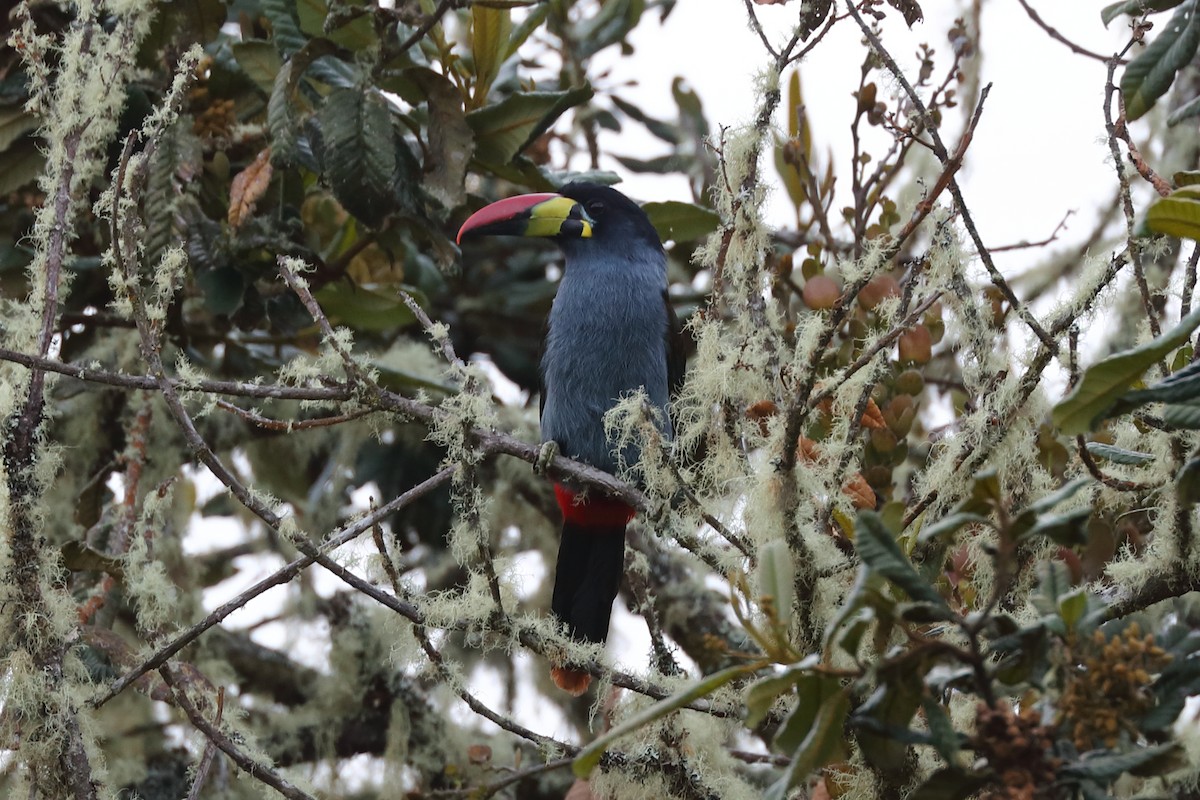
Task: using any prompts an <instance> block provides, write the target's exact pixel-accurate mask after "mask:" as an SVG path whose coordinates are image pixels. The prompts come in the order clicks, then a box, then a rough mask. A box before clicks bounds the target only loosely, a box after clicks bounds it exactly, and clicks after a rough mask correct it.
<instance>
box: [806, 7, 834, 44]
mask: <svg viewBox="0 0 1200 800" xmlns="http://www.w3.org/2000/svg"><path fill="white" fill-rule="evenodd" d="M832 7H833V0H813V2H810V3H805V4H804V5H803V6H801V8H800V38H801V39H803V40H804V41H808V37H809V36H811V35H812V32H813V31H815V30H816V29H817V28H819V27H821V24H822V23H824V22H825V18H826V17H828V16H829V9H830V8H832Z"/></svg>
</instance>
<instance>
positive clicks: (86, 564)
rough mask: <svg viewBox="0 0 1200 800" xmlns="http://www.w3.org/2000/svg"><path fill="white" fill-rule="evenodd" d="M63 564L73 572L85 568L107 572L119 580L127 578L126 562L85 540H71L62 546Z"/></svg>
mask: <svg viewBox="0 0 1200 800" xmlns="http://www.w3.org/2000/svg"><path fill="white" fill-rule="evenodd" d="M61 552H62V559H63V566H65V567H66V568H67V569H69V570H71V571H72V572H81V571H84V570H88V571H93V572H106V573H108V574H109V575H111V576H113V577H114V578H116V579H117V580H118V581H124V580H125V573H124V570H125V562H124V561H122V560H121V559H119V558H113V557H112V556H110V555H108V554H107V553H102V552H100V551H99V550H96V549H94V548H92V547H89V546H88V545H87V544H85V543H83V542H77V541H71V542H67V543H66V544H64V545H63V546H62V551H61Z"/></svg>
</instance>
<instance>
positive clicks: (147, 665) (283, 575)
mask: <svg viewBox="0 0 1200 800" xmlns="http://www.w3.org/2000/svg"><path fill="white" fill-rule="evenodd" d="M453 474H454V467H452V466H450V467H445V468H444V469H442V470H441V471H440V472H438V473H436V474H434V475H433V476H431V477H429V478H426V479H425V480H424V481H422V482H421V483H418V484H417V485H416V486H414V487H413V488H411V489H409V490H408V491H407V492H405V493H404V494H402V495H400V496H399V497H396V498H395V499H393V500H392V501H390V502H388V503H386V504H384V505H382V506H380V507H379V508H378V509H376V510H375V511H373V512H372V513H370V514H367V515H366V516H364V517H360V518H359V519H357V520H355V521H354V522H352V523H348V524H347V525H345V526H344V527H343V528H342V530H341V532H339V533H336V534H333V535H331V536H330V537H329V538H327V539H326V540H325V541H324V542H323V543H322V544H321V546H320V552H321V553H331V552H333V551H334V550H336V549H337V548H339V547H341V546H342V545H344V544H346V543H347V542H349V541H351V540H353V539H355V538H357V537H358V536H359V535H361V534H362V533H363V532H365V531H367V530H368V529H370V528H372V527H373V526H374V525H377V524H378V523H379V522H380V521H382V520H383V519H386V518H387V517H388V516H390V515H391V514H394V513H395V512H397V511H399V510H400V509H402V508H404V507H405V506H408V505H409V504H411V503H413V502H415V501H416V500H418V499H419V498H421V497H424V496H425V495H426V494H428V493H430V492H432V491H433V490H434V489H436V488H438V487H439V486H441V485H442V484H444V483H446V482H447V481H449V480H450V478H451V477H452V476H453ZM315 560H316V559H315V558H314V557H313V556H312V555H310V554H307V553H306V554H305V555H302V556H300V557H299V558H297V559H295V560H294V561H292V562H291V563H289V564H287V565H286V566H284V567H282V568H280V569H278V570H276V571H275V572H274V573H272V574H271V575H268V576H267V577H266V578H263V579H262V580H261V581H259V582H258V583H256V584H254V585H253V586H251V587H249V588H248V589H246V590H245V591H243V592H241V593H239V594H238V595H237V596H236V597H234V598H233V599H231V600H229V601H228V602H226V603H223V604H222V605H220V606H218V607H217V608H215V609H213V610H212V612H211V613H209V614H208V616H206V617H205V618H204V619H202V620H200V621H199V622H197V623H196V624H194V625H192V626H191V627H189V628H187V629H186V630H184V631H182V632H181V633H179V634H177V635H175V636H174V637H172V638H171V639H170V640H169V641H167V642H165V643H164V644H162V645H160V646H159V647H158V648H157V649H156V650H155V651H154V652H153V653H152V654H151V655H150V656H149V657H147V658H146V659H145V660H143V661H142V662H141V663H140V664H138V665H137V666H136V667H134V668H133V669H131V670H130V671H129V672H127V673H125V674H124V675H122V676H121V677H120V678H118V679H117V680H116V681H115V682H113V683H112V685H110V686H109V688H108V689H107V690H106V691H105V692H104V694H102V695H100V696H98V697H97V698H96V699H94V700H92V701H91V703H90V704H89V705H91V707H92V708H99V707H100V706H102V705H104V704H105V703H107V702H108V701H109V700H111V699H112V698H114V697H116V696H117V695H118V694H120V693H121V692H122V691H124V690H125V689H126V688H128V687H129V685H130V684H132V683H133V682H134V681H136V680H137V679H138V678H140V677H141V676H142V675H145V674H146V673H147V672H150V671H151V670H155V669H158V668H159V667H160V666H162V665H163V664H165V663H167V660H168V659H170V658H171V657H172V656H174V655H175V654H176V653H178V652H179V651H180V650H182V649H183V648H185V647H187V646H188V645H189V644H191V643H192V642H194V641H196V640H197V639H198V638H200V635H201V634H203V633H204V632H205V631H207V630H208V629H209V628H211V627H213V626H214V625H216V624H218V623H219V622H221V621H222V620H224V619H225V618H226V617H228V616H229V615H230V614H232V613H233V612H235V611H238V610H239V609H242V608H244V607H245V605H246V604H247V603H248V602H250V601H251V600H253V599H254V598H255V597H258V596H259V595H260V594H262V593H263V592H265V591H267V590H268V589H271V588H274V587H276V586H281V585H283V584H285V583H287V582H288V581H290V580H291V579H292V578H294V577H296V576H297V575H299V574H300V573H301V572H302V571H303V570H304V569H305V568H307V567H308V566H309V565H311V564H312V563H313V562H314V561H315ZM411 613H412V616H414V617H416V618H418V619H421V618H422V617H420V615H419V613H418V612H417V610H416V608H415V607H413V608H412V612H411Z"/></svg>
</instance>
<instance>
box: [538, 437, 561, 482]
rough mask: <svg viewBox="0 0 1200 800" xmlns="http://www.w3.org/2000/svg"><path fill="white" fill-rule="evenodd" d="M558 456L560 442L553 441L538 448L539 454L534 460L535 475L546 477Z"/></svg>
mask: <svg viewBox="0 0 1200 800" xmlns="http://www.w3.org/2000/svg"><path fill="white" fill-rule="evenodd" d="M557 456H558V442H556V441H554V440H553V439H552V440H550V441H548V442H542V446H541V447H540V448H538V453H537V455H536V456H535V457H534V459H533V472H534V474H535V475H545V474H546V473H548V472H549V471H550V465H551V464H552V463H553V462H554V459H555V458H556V457H557Z"/></svg>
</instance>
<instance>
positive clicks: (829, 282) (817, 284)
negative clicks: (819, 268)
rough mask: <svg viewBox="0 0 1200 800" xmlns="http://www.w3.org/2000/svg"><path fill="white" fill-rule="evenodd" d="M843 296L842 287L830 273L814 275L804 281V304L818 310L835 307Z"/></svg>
mask: <svg viewBox="0 0 1200 800" xmlns="http://www.w3.org/2000/svg"><path fill="white" fill-rule="evenodd" d="M841 296H842V287H841V286H840V285H839V284H838V282H837V281H835V280H834V279H833V278H831V277H829V276H828V275H824V274H822V275H813V276H812V277H811V278H809V279H808V280H807V281H805V282H804V289H803V292H802V293H801V298H802V299H803V300H804V305H806V306H808V307H809V308H812V309H816V310H823V309H827V308H833V307H834V306H835V305H837V301H838V299H839V298H841Z"/></svg>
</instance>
